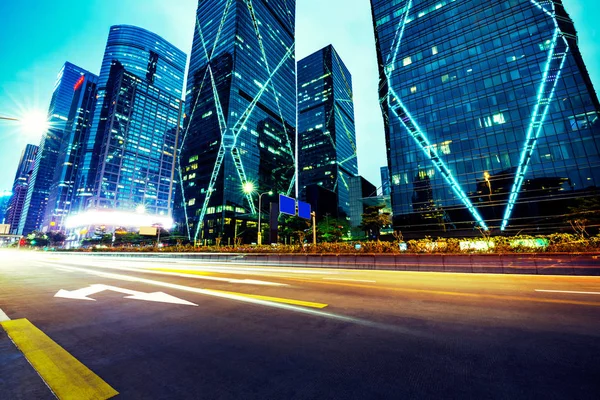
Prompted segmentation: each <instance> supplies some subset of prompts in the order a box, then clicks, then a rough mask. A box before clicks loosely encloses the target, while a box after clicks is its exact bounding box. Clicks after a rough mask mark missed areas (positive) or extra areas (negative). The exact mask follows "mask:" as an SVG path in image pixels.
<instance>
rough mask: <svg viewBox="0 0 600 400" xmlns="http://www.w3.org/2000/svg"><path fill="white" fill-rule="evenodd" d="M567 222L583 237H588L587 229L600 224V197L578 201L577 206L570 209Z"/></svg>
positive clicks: (584, 198)
mask: <svg viewBox="0 0 600 400" xmlns="http://www.w3.org/2000/svg"><path fill="white" fill-rule="evenodd" d="M568 209H569V212H570V215H569V216H568V217H567V222H569V224H570V225H571V227H572V228H573V230H574V231H575V232H576V233H577V234H578V235H580V236H581V237H586V236H588V232H587V228H588V227H589V226H590V225H591V226H597V225H598V224H600V197H598V196H594V197H583V198H580V199H577V200H576V202H575V205H574V206H572V207H569V208H568Z"/></svg>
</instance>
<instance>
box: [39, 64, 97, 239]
mask: <svg viewBox="0 0 600 400" xmlns="http://www.w3.org/2000/svg"><path fill="white" fill-rule="evenodd" d="M97 83H98V77H97V76H96V75H94V74H91V73H89V72H86V73H84V74H83V75H81V76H80V77H79V79H78V80H77V82H76V83H75V85H74V86H73V90H74V94H73V100H72V102H71V107H70V111H69V116H68V120H67V124H66V127H65V134H64V135H63V139H62V143H61V145H60V150H59V152H58V156H57V162H56V169H55V171H54V177H53V178H52V182H51V185H50V193H49V195H48V206H47V207H46V215H45V217H44V223H43V227H45V229H46V230H56V231H61V230H64V219H65V217H66V216H67V215H68V214H69V212H70V211H71V210H72V209H75V210H77V209H78V204H77V202H76V200H79V199H81V197H76V196H75V194H76V188H77V186H76V182H75V178H76V174H77V170H78V169H79V167H80V165H81V161H82V160H81V158H82V153H83V148H84V146H85V139H86V138H87V136H88V134H89V130H90V127H91V125H92V117H93V115H94V109H95V106H96V85H97Z"/></svg>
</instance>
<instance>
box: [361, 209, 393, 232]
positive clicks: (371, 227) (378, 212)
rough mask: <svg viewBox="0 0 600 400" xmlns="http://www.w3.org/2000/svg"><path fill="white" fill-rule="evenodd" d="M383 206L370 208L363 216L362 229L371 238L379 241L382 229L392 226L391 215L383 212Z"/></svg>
mask: <svg viewBox="0 0 600 400" xmlns="http://www.w3.org/2000/svg"><path fill="white" fill-rule="evenodd" d="M383 208H384V207H383V206H369V207H367V208H366V209H365V213H364V214H363V215H362V224H361V225H360V228H361V229H362V230H363V231H365V233H366V234H367V236H368V237H369V238H375V239H376V240H379V236H380V235H381V228H383V227H384V226H388V225H391V224H392V217H391V215H390V213H386V212H383Z"/></svg>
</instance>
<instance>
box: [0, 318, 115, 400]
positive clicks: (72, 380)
mask: <svg viewBox="0 0 600 400" xmlns="http://www.w3.org/2000/svg"><path fill="white" fill-rule="evenodd" d="M0 326H1V327H2V328H4V330H5V331H6V333H7V334H8V336H9V337H10V338H11V340H12V341H13V343H14V344H15V345H16V346H17V347H18V348H19V350H21V352H22V353H23V354H24V355H25V357H26V358H27V360H28V361H29V363H30V364H31V365H32V366H33V368H34V369H35V370H36V371H37V373H38V374H39V375H40V376H41V377H42V379H43V380H44V382H46V384H47V385H48V387H50V389H51V390H52V392H54V394H55V395H56V397H58V398H59V399H61V400H62V399H77V400H86V399H90V400H104V399H110V398H111V397H114V396H116V395H118V394H119V392H117V391H116V390H115V389H113V388H112V387H111V386H109V385H108V384H107V383H106V382H104V381H103V380H102V379H101V378H100V377H99V376H98V375H96V374H94V373H93V372H92V371H91V370H90V369H89V368H87V367H86V366H85V365H83V364H82V363H81V362H79V361H78V360H77V359H76V358H75V357H73V356H72V355H71V354H69V353H68V352H67V351H66V350H65V349H63V348H62V347H60V346H59V345H58V344H57V343H56V342H54V341H53V340H52V339H50V338H49V337H48V336H46V334H45V333H44V332H42V331H41V330H39V329H38V328H36V327H35V326H34V325H33V324H32V323H31V322H29V321H28V320H27V319H17V320H13V321H4V322H1V323H0Z"/></svg>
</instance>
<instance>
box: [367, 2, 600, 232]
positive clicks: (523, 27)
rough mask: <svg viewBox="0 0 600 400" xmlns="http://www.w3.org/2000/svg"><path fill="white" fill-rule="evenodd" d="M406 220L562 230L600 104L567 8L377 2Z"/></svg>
mask: <svg viewBox="0 0 600 400" xmlns="http://www.w3.org/2000/svg"><path fill="white" fill-rule="evenodd" d="M371 4H372V10H373V20H374V27H375V35H376V42H377V51H378V61H379V70H380V81H381V84H380V90H381V107H382V111H383V116H384V121H385V127H386V141H387V148H388V164H389V168H390V174H391V180H392V203H393V211H394V217H395V224H396V225H402V226H403V229H411V228H413V229H429V230H442V229H443V230H447V229H454V228H457V229H461V228H463V229H473V228H474V227H479V228H481V229H488V228H491V229H501V230H507V229H509V230H511V231H518V230H521V229H538V228H540V229H543V228H548V229H556V228H557V227H558V226H559V225H561V224H563V223H564V220H565V218H564V217H563V216H562V214H564V212H565V210H566V208H567V206H568V205H569V204H571V202H572V200H573V199H574V198H578V197H581V196H589V195H597V192H595V188H596V187H597V186H598V185H599V184H600V168H599V167H600V157H599V153H598V146H599V139H600V121H599V118H598V116H599V115H600V114H599V113H600V105H599V102H598V98H597V96H596V93H595V91H594V89H593V87H592V83H591V81H590V78H589V76H588V73H587V71H586V68H585V65H584V63H583V59H582V57H581V54H580V52H579V48H578V45H577V36H576V31H575V29H574V27H573V23H572V21H571V19H570V18H569V16H568V14H567V13H566V11H565V9H564V7H563V4H562V1H560V0H555V1H536V0H521V1H510V2H490V1H484V0H478V1H469V2H460V1H454V0H445V1H439V0H438V1H421V2H413V1H410V0H405V1H391V0H372V1H371Z"/></svg>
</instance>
